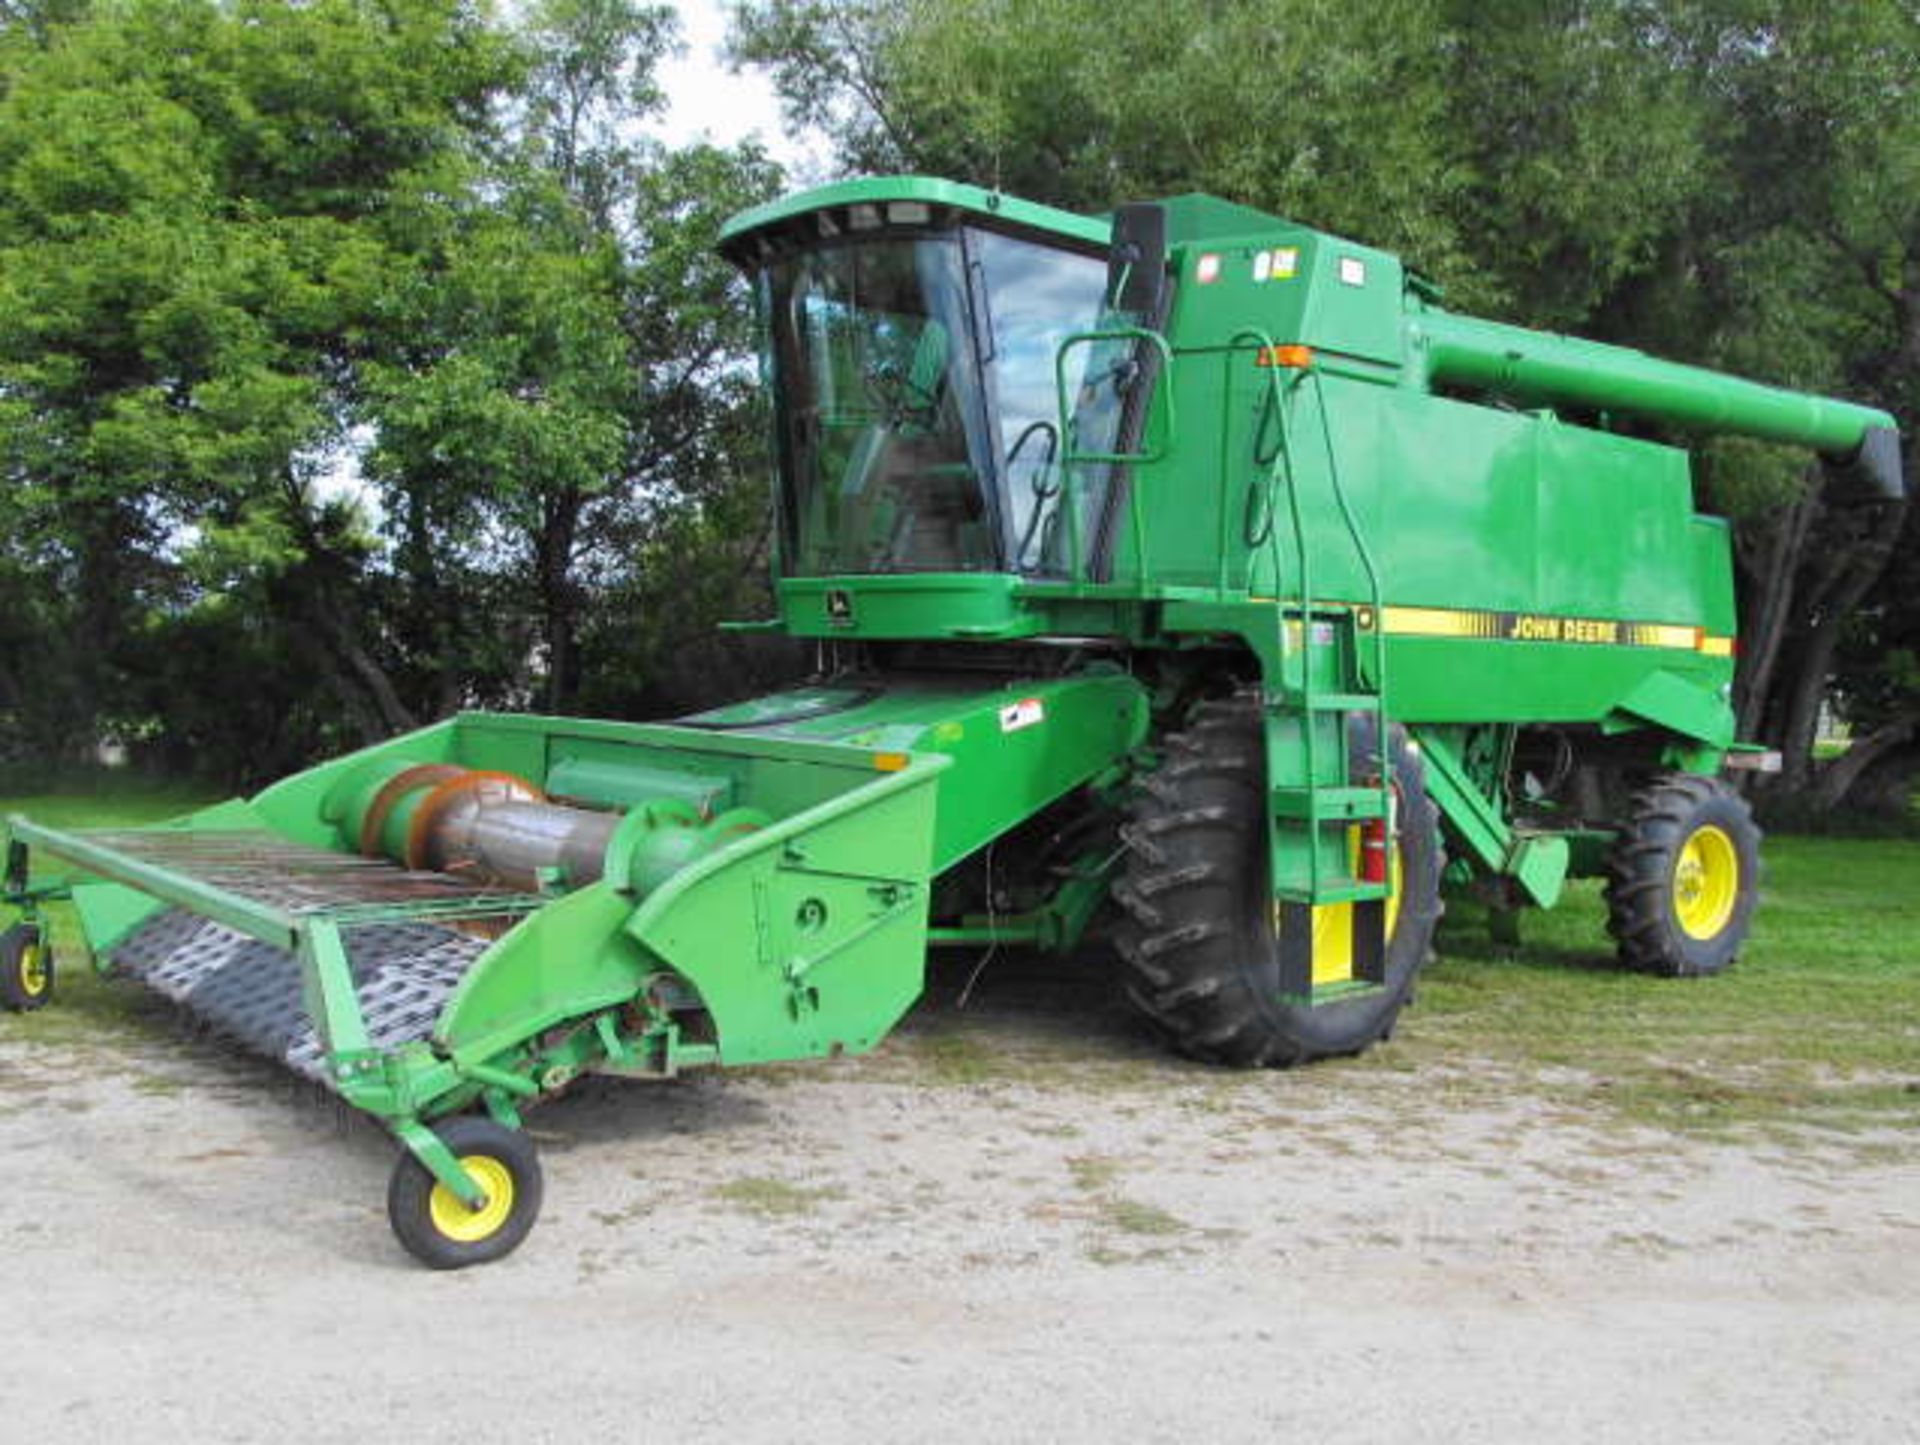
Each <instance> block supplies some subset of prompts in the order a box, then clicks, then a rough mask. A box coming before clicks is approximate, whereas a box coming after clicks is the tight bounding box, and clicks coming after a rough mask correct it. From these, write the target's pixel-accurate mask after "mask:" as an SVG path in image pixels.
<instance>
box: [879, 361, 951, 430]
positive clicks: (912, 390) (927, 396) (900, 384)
mask: <svg viewBox="0 0 1920 1445" xmlns="http://www.w3.org/2000/svg"><path fill="white" fill-rule="evenodd" d="M860 376H861V381H862V383H863V384H864V385H865V386H866V389H867V395H868V397H870V398H871V399H872V401H873V404H874V407H875V409H876V410H877V411H878V412H879V413H880V419H881V420H882V421H883V422H885V423H886V424H887V425H888V426H889V427H890V428H892V429H893V430H895V431H905V430H907V429H908V428H910V427H918V428H919V429H920V430H922V431H931V430H932V429H933V419H934V413H935V412H936V410H937V409H938V408H939V405H940V396H939V393H938V392H936V391H932V390H929V389H928V388H926V387H923V386H920V385H917V384H916V383H915V382H914V380H913V378H912V377H911V376H909V375H907V374H906V372H905V371H903V370H902V369H901V368H900V367H899V365H897V364H896V363H894V362H891V361H882V362H878V363H876V364H875V365H873V366H870V367H868V368H867V369H866V370H865V371H863V372H862V373H861V374H860Z"/></svg>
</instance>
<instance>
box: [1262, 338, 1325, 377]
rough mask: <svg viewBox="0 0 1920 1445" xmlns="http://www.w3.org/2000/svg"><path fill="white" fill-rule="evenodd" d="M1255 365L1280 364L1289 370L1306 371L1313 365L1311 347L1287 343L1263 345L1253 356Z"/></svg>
mask: <svg viewBox="0 0 1920 1445" xmlns="http://www.w3.org/2000/svg"><path fill="white" fill-rule="evenodd" d="M1253 364H1254V365H1255V366H1282V367H1285V368H1286V369H1287V370H1289V371H1306V370H1307V369H1308V368H1310V367H1311V366H1312V365H1313V348H1312V347H1311V346H1300V345H1297V344H1288V345H1285V346H1263V347H1261V348H1260V350H1259V352H1258V354H1256V355H1255V356H1254V358H1253Z"/></svg>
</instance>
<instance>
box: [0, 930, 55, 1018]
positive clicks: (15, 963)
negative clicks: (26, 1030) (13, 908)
mask: <svg viewBox="0 0 1920 1445" xmlns="http://www.w3.org/2000/svg"><path fill="white" fill-rule="evenodd" d="M52 998H53V945H52V944H50V943H48V942H47V940H46V937H45V935H44V934H43V933H42V932H41V931H40V925H39V924H37V923H16V924H14V925H13V927H11V928H9V929H8V930H7V931H6V932H5V933H0V1008H4V1009H6V1010H7V1011H8V1012H9V1013H17V1014H18V1013H32V1012H33V1011H34V1010H35V1009H41V1008H45V1007H46V1006H47V1004H48V1002H49V1001H50V1000H51V999H52Z"/></svg>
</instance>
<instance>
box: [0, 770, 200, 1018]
mask: <svg viewBox="0 0 1920 1445" xmlns="http://www.w3.org/2000/svg"><path fill="white" fill-rule="evenodd" d="M218 801H219V799H218V798H217V797H214V796H211V795H210V794H209V793H208V792H207V791H206V790H205V789H204V788H193V787H187V786H181V785H178V784H164V783H156V782H154V781H152V780H151V779H145V778H138V777H132V778H124V779H118V780H115V779H110V778H106V777H102V779H101V780H100V781H99V782H98V783H97V784H95V783H92V782H91V781H89V784H88V786H85V787H74V788H71V789H70V790H68V791H64V792H57V793H26V794H23V793H15V794H0V820H4V819H5V818H6V817H7V816H8V815H10V814H13V813H25V814H27V815H28V816H29V817H31V818H32V819H33V820H34V821H35V822H37V823H45V824H46V825H47V826H49V827H53V828H115V827H128V826H133V825H137V824H141V823H159V822H164V821H165V820H166V819H168V818H174V817H178V816H179V815H180V814H182V813H186V812H190V811H192V810H193V809H195V808H200V807H205V806H206V805H207V804H209V803H213V802H218ZM57 871H58V870H57V869H54V868H52V867H46V868H43V867H41V866H40V865H39V862H38V860H35V867H34V875H35V877H36V879H38V878H43V877H45V876H46V875H47V874H49V873H54V872H57ZM46 921H47V923H49V924H50V925H51V927H52V938H53V949H54V957H55V960H56V969H57V978H56V989H57V996H56V998H55V1000H54V1002H53V1003H52V1004H50V1005H49V1006H48V1007H46V1008H44V1009H42V1010H40V1011H39V1012H38V1013H32V1014H21V1015H17V1016H9V1017H8V1018H7V1019H6V1020H5V1023H4V1025H0V1029H3V1030H4V1032H0V1038H9V1039H32V1040H34V1041H36V1042H40V1043H57V1044H63V1045H84V1044H89V1043H93V1042H104V1041H105V1040H106V1039H107V1038H110V1036H111V1035H112V1033H113V1032H115V1031H116V1030H120V1029H124V1028H125V1027H127V1026H128V1024H129V1023H130V1022H131V1021H132V1020H135V1019H138V1018H141V1017H149V1016H164V1014H165V1013H166V1007H165V1005H163V1004H161V1003H160V1002H159V1001H158V1000H156V999H154V998H152V997H151V996H150V995H148V994H147V993H145V992H144V991H142V990H140V989H137V988H125V987H117V986H115V985H112V984H109V983H105V982H103V981H102V980H100V979H98V978H96V977H95V976H94V974H93V970H92V969H90V968H88V967H87V965H86V959H85V956H84V953H83V951H82V948H81V940H80V927H79V923H78V922H77V921H76V920H75V918H74V916H73V909H72V908H71V907H70V906H69V905H67V904H64V903H56V904H53V905H51V906H50V907H48V909H47V910H46Z"/></svg>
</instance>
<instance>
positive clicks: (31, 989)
mask: <svg viewBox="0 0 1920 1445" xmlns="http://www.w3.org/2000/svg"><path fill="white" fill-rule="evenodd" d="M47 983H48V978H47V954H46V950H45V949H43V948H42V947H41V946H40V945H39V944H37V943H29V944H28V945H27V946H26V947H25V948H24V949H22V950H21V951H20V987H21V988H22V989H24V990H25V991H26V995H27V997H28V998H38V997H40V995H41V994H43V993H45V992H46V991H47Z"/></svg>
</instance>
